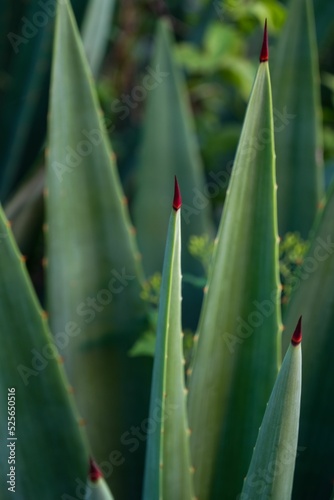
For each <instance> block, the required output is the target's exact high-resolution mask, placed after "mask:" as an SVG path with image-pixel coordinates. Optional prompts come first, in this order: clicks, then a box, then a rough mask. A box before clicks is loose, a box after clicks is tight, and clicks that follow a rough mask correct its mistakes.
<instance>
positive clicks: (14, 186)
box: [0, 0, 334, 296]
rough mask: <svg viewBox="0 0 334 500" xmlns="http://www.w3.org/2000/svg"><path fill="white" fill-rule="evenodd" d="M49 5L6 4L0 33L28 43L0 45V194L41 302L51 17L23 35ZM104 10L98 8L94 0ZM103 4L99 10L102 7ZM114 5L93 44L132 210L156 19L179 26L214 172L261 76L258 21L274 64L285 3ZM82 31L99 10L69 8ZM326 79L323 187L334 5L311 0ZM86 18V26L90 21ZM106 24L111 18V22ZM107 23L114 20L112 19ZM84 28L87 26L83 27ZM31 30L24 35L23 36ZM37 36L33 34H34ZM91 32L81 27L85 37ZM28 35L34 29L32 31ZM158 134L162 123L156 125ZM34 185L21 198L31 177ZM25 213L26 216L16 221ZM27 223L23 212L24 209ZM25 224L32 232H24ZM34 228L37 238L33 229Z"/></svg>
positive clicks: (333, 84) (28, 0)
mask: <svg viewBox="0 0 334 500" xmlns="http://www.w3.org/2000/svg"><path fill="white" fill-rule="evenodd" d="M43 3H44V4H48V2H47V0H40V1H39V2H37V1H35V0H17V1H16V2H15V4H14V3H13V2H11V1H10V0H3V1H2V4H1V11H2V12H1V17H0V20H1V21H0V22H1V24H2V25H1V26H0V29H1V33H8V34H9V33H12V34H13V33H14V34H16V35H18V36H22V35H23V33H22V29H26V30H27V31H26V33H25V32H24V33H25V34H26V38H25V40H26V41H27V39H28V36H30V38H31V40H30V39H29V43H26V41H25V42H23V41H22V40H19V39H15V38H14V39H13V38H11V37H10V36H8V35H7V36H5V37H2V38H1V42H0V109H1V113H0V124H1V130H2V141H1V145H0V165H1V169H0V187H1V190H0V194H1V201H2V203H3V204H5V207H6V210H7V215H8V217H9V218H10V219H11V220H12V221H13V224H14V232H15V229H16V228H17V233H19V234H17V238H18V242H19V244H20V247H21V250H22V251H23V252H24V253H25V254H26V255H27V257H28V261H27V263H28V267H29V269H30V271H31V273H32V274H33V279H34V282H35V286H37V288H38V290H39V294H40V296H42V278H41V273H42V269H41V264H40V262H41V258H42V254H43V243H42V230H41V227H42V223H43V207H42V203H41V194H40V193H41V189H42V186H43V168H44V144H45V134H46V115H47V107H48V92H49V78H50V64H51V49H52V34H53V28H54V26H53V24H54V23H53V21H54V17H52V16H49V21H50V22H48V23H47V24H46V25H45V26H43V27H41V28H38V29H36V28H34V27H31V26H30V27H29V26H28V27H27V26H26V25H25V24H24V22H23V20H24V19H28V20H29V19H32V18H33V15H34V13H35V12H40V11H41V5H42V4H43ZM97 3H99V2H97ZM105 3H106V2H103V1H102V2H101V6H103V4H105ZM107 3H108V4H113V5H112V11H111V12H110V18H109V22H108V23H106V24H105V25H104V26H102V27H101V25H100V24H98V23H99V22H100V21H99V19H98V18H96V20H95V22H96V27H95V29H94V25H93V30H91V32H90V33H89V30H88V29H86V30H85V31H86V33H85V34H87V36H90V37H91V40H93V38H94V33H95V32H96V30H99V34H100V38H102V36H101V33H100V31H101V29H103V30H104V31H105V37H104V39H103V40H104V41H103V42H102V43H103V45H102V46H101V44H100V47H98V48H97V50H98V51H99V54H98V59H99V62H98V63H97V67H96V68H95V71H94V70H93V72H94V73H95V75H96V79H97V88H98V94H99V98H100V102H101V106H102V108H103V110H104V113H105V117H106V119H108V120H109V121H108V124H109V131H110V136H111V137H112V143H113V148H114V151H115V153H116V156H117V163H118V168H119V172H120V176H121V179H122V182H123V185H124V189H125V192H126V194H127V196H128V198H129V203H130V209H131V201H132V196H133V193H134V191H135V183H136V178H135V171H136V170H135V168H136V162H137V156H138V154H137V153H138V145H139V144H140V140H141V133H142V124H143V113H144V109H145V99H140V100H139V99H138V98H136V97H135V96H133V94H132V92H133V89H134V88H135V87H136V86H138V85H139V86H140V85H141V83H142V81H143V78H144V76H145V74H146V71H147V66H148V65H149V61H150V58H151V55H152V42H153V36H154V31H155V26H156V20H157V17H160V16H168V17H169V19H170V21H171V24H172V26H173V30H174V34H175V38H176V42H177V43H176V44H175V55H176V58H177V61H178V62H179V64H180V66H181V67H182V68H183V71H184V74H185V77H186V81H187V85H188V89H189V95H190V99H191V106H192V110H193V113H194V117H195V122H196V128H197V134H198V140H199V146H200V152H201V155H202V158H203V161H204V166H205V170H206V172H207V173H209V172H217V171H218V170H221V169H222V166H223V168H226V173H227V174H229V172H230V166H231V163H232V161H233V157H234V153H235V150H236V146H237V141H238V138H239V134H240V129H241V123H242V119H243V116H244V112H245V108H246V103H247V99H248V96H249V92H250V89H251V85H252V81H253V78H254V74H255V69H256V65H257V57H258V46H259V42H260V38H261V36H262V35H261V30H262V23H263V19H264V18H265V17H267V18H268V25H269V32H270V50H271V60H274V58H275V42H276V39H277V36H278V34H279V33H280V30H281V28H282V25H283V23H284V20H285V16H286V6H285V3H281V2H279V1H277V0H260V1H247V0H227V1H225V2H223V1H220V0H214V1H211V0H210V1H208V0H182V1H181V0H178V1H176V0H169V1H168V0H166V1H162V0H140V1H138V0H137V1H135V0H123V1H122V2H117V1H115V2H107ZM72 5H73V8H74V11H75V14H76V17H77V21H78V23H79V26H80V25H82V23H83V19H84V17H85V13H86V14H87V16H89V18H90V19H91V18H92V15H93V13H92V12H91V11H90V9H91V8H92V5H93V2H92V3H91V5H89V2H88V1H87V0H72ZM314 9H315V18H316V27H317V37H318V43H319V59H320V74H321V81H322V86H321V98H322V111H323V122H324V158H325V166H326V184H327V185H328V184H329V182H330V180H331V179H332V177H333V175H334V160H333V158H334V111H333V101H334V55H333V53H334V52H333V50H332V49H333V44H334V29H333V27H334V5H333V2H331V1H328V0H315V2H314ZM87 16H86V20H87ZM105 17H106V16H105ZM107 20H108V17H107ZM86 24H87V21H86ZM24 26H26V27H25V28H23V27H24ZM34 29H35V30H36V33H34ZM84 29H85V28H83V30H84ZM29 30H30V31H29ZM157 126H159V124H157ZM29 178H30V179H32V180H31V181H30V182H31V184H30V187H29V188H27V189H26V190H25V191H24V190H23V191H22V192H21V193H20V196H18V194H17V191H18V189H19V187H20V186H22V185H24V184H25V182H26V181H27V179H29ZM225 191H226V189H225V188H220V192H219V193H218V194H217V195H216V196H213V197H212V204H213V208H214V215H215V220H216V222H217V221H218V220H219V216H220V212H221V209H222V205H223V201H224V198H225ZM27 203H28V204H29V206H30V207H31V210H30V211H29V218H30V219H29V224H28V223H27V221H26V220H24V221H23V222H22V206H27ZM20 214H21V215H20ZM25 217H27V213H26V211H25ZM28 226H29V234H26V233H25V231H24V229H25V228H26V227H28ZM32 228H33V230H32Z"/></svg>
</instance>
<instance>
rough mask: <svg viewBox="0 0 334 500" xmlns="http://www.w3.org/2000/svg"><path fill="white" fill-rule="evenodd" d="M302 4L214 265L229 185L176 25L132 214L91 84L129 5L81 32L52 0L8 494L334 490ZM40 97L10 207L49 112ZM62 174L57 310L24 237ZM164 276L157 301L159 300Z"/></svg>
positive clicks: (8, 399) (50, 204) (255, 106)
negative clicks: (199, 136)
mask: <svg viewBox="0 0 334 500" xmlns="http://www.w3.org/2000/svg"><path fill="white" fill-rule="evenodd" d="M291 1H292V4H291V8H290V10H289V15H288V19H287V22H286V27H285V28H284V31H283V33H282V36H281V37H280V39H279V41H278V46H277V48H276V52H275V54H276V55H275V59H274V61H273V62H274V66H275V67H274V74H275V81H274V85H273V87H274V89H273V90H274V91H273V96H272V90H271V78H270V69H269V47H268V33H267V22H265V28H264V36H263V43H262V48H261V51H260V61H259V65H258V68H257V72H256V75H255V78H254V82H253V87H252V90H251V93H250V96H249V100H248V106H247V110H246V113H245V116H244V121H243V127H242V131H241V135H240V139H239V143H238V147H237V151H236V154H235V160H234V163H233V168H232V172H231V177H230V179H229V183H228V191H227V195H226V199H225V201H224V206H223V211H222V214H221V217H220V222H219V227H218V231H217V235H216V238H215V239H214V243H213V250H212V255H210V256H209V257H208V255H206V259H207V260H206V262H207V265H206V267H207V269H208V276H205V275H204V273H203V269H202V267H201V265H200V264H199V263H198V262H197V261H196V259H195V258H194V254H192V253H191V251H190V250H189V249H190V248H191V247H190V246H189V243H190V242H191V241H192V237H194V236H195V237H196V238H197V239H198V240H200V239H201V238H202V241H204V242H210V241H211V240H213V236H214V234H215V227H214V222H213V217H212V213H211V207H210V202H209V200H208V198H209V196H208V193H209V188H210V186H211V189H212V187H215V189H216V188H217V189H218V188H219V187H221V185H222V184H223V185H224V187H225V183H226V178H224V179H223V180H222V176H221V175H220V173H219V172H218V173H217V174H215V176H213V177H212V176H210V180H208V179H207V178H206V176H205V171H204V168H203V164H202V161H201V158H200V153H199V148H198V144H197V143H196V142H195V141H194V121H193V116H192V112H191V107H190V103H189V98H188V96H187V89H186V85H185V82H184V76H183V74H182V73H181V72H180V70H179V68H178V66H177V64H176V61H175V58H174V53H173V50H172V35H171V27H170V24H169V23H168V21H167V20H166V19H161V20H159V21H158V23H157V31H156V38H155V50H154V53H153V56H152V61H151V65H150V66H149V70H150V71H149V73H148V74H147V75H146V76H147V78H148V79H146V81H150V82H151V83H152V81H153V79H154V78H155V79H156V80H155V83H156V82H158V85H155V86H154V90H152V91H151V92H149V93H148V94H147V102H146V111H145V118H144V127H143V136H142V143H141V145H140V147H139V152H138V158H137V167H136V168H137V170H136V175H135V193H134V195H133V199H130V202H131V203H130V207H129V206H128V201H127V198H126V197H125V192H124V187H123V184H122V182H121V180H120V177H119V172H118V168H117V165H116V158H115V155H114V153H113V150H112V146H111V143H110V140H109V136H108V130H109V131H111V134H112V132H113V124H112V123H110V120H108V118H106V117H104V116H103V114H102V113H101V110H100V104H99V100H98V95H97V92H96V85H95V83H94V77H93V75H94V76H96V75H97V74H98V69H99V67H100V65H101V60H102V58H103V52H104V48H105V42H106V33H107V19H109V18H110V16H111V15H112V12H113V7H114V2H112V1H108V0H101V1H100V2H96V3H95V2H94V1H92V2H90V3H89V7H88V9H87V15H86V17H85V18H84V21H83V28H82V33H81V34H80V32H79V29H78V25H77V22H76V19H75V15H74V13H73V10H72V6H71V3H70V2H69V0H62V1H61V2H60V1H59V2H51V4H52V5H53V6H54V9H53V10H52V7H50V5H51V4H50V2H47V8H48V9H49V14H48V15H49V19H50V23H49V24H48V30H49V31H48V34H46V31H47V30H46V29H45V30H44V28H43V37H44V36H47V37H49V38H48V40H49V42H48V43H51V40H53V49H52V68H51V85H50V99H49V114H48V126H47V138H46V148H45V153H46V154H45V158H46V172H45V181H44V171H43V170H36V171H35V173H34V175H33V176H32V177H31V178H30V179H29V180H28V182H27V183H26V184H23V186H22V187H21V188H20V190H19V191H17V192H16V193H15V196H14V197H12V198H11V200H10V203H8V205H7V206H6V211H7V216H8V218H10V219H13V224H12V229H11V227H10V225H11V224H10V223H9V222H8V218H7V217H6V215H5V213H4V211H3V210H2V209H1V210H0V226H1V227H0V270H1V273H0V275H1V280H0V295H1V299H2V300H1V303H0V312H1V313H0V332H1V333H0V335H1V338H2V349H1V354H0V359H1V367H2V370H1V377H0V388H1V394H2V396H1V397H2V401H3V404H2V405H1V408H3V409H2V418H1V419H0V422H1V424H0V425H1V436H2V437H3V441H4V442H6V445H4V446H2V447H1V451H0V462H1V470H2V471H4V474H2V476H1V479H0V491H1V497H2V498H4V499H6V498H8V499H9V498H11V495H13V493H14V494H15V495H16V496H17V498H19V499H23V500H25V499H27V500H30V499H31V500H34V499H36V498H43V499H50V500H51V499H59V498H60V499H62V500H70V499H72V500H73V499H77V500H78V499H91V500H94V499H100V500H110V499H111V498H115V499H116V500H118V499H119V500H123V499H124V500H127V499H131V500H133V499H137V498H138V499H143V500H157V499H164V500H170V499H173V500H174V499H182V500H183V499H184V500H187V499H189V500H191V499H194V498H199V499H201V500H211V499H226V500H230V499H235V498H238V499H240V500H253V499H254V500H255V499H263V500H264V499H267V498H271V499H273V500H285V499H286V500H289V499H290V498H295V499H297V500H299V499H301V498H302V499H303V500H304V499H314V498H321V499H322V498H323V499H330V498H332V496H331V495H332V483H331V477H332V472H333V463H334V447H333V427H332V422H333V417H334V415H333V408H334V406H333V405H332V404H331V403H330V401H331V393H332V389H333V377H332V376H331V374H332V371H333V367H332V363H331V348H332V340H331V339H332V335H331V331H332V326H333V314H332V303H333V291H334V287H333V275H334V274H333V273H334V269H333V254H334V251H333V250H334V247H333V242H332V233H333V228H332V224H331V221H332V212H333V186H332V187H331V188H330V190H329V191H328V193H327V197H326V199H324V198H323V197H322V195H323V191H324V187H323V184H324V172H323V165H322V160H321V157H320V156H319V153H318V151H319V147H320V144H321V125H320V121H319V107H320V104H319V87H318V81H317V78H318V76H317V71H318V70H317V54H316V41H315V35H314V33H315V29H314V25H315V23H314V16H313V12H312V8H311V7H312V6H311V3H310V1H309V0H291ZM32 3H33V2H32ZM49 4H50V5H49ZM43 7H45V5H44V4H43ZM73 7H76V10H77V12H76V13H77V14H78V8H79V7H78V5H76V3H75V2H73ZM41 8H42V7H41V5H39V3H37V2H36V3H34V5H33V9H32V10H31V17H30V18H27V19H28V20H29V19H38V16H37V15H36V14H37V13H38V12H39V10H38V9H41ZM36 9H37V10H36ZM45 9H46V7H45V8H44V10H43V12H46V10H45ZM50 9H51V10H50ZM50 12H51V13H53V14H52V15H51V13H50ZM45 15H47V14H45ZM34 16H35V17H34ZM53 19H55V23H53ZM79 19H80V15H79ZM29 22H32V21H29ZM100 23H102V28H103V29H101V32H100V36H95V32H96V29H95V26H97V25H100ZM304 24H305V26H307V30H304V29H302V28H303V26H304ZM294 25H296V30H292V29H291V26H294ZM297 28H298V29H297ZM40 35H41V33H40V34H39V35H38V36H40ZM12 40H16V43H19V39H18V38H13V37H12ZM36 40H37V38H36ZM43 40H44V38H43ZM31 42H33V39H32V40H31ZM13 43H14V42H13ZM22 43H23V45H25V44H24V42H22ZM33 43H34V44H35V43H36V44H37V41H34V42H33ZM47 46H48V47H49V48H51V45H47ZM32 47H33V45H31V48H29V51H30V50H32ZM45 47H46V45H45ZM289 49H291V50H289ZM285 55H287V57H286V58H285V57H284V56H285ZM288 58H290V59H291V63H289V64H288V66H289V68H290V67H291V68H293V69H291V73H290V69H289V72H288V73H286V72H285V68H284V65H286V64H287V63H288ZM297 63H298V64H297ZM286 74H287V76H286V77H285V76H282V75H286ZM297 76H298V79H300V81H302V82H303V84H304V85H303V92H299V91H298V89H296V87H295V86H294V84H293V83H291V81H292V80H293V79H294V78H297ZM42 80H43V79H42V77H41V80H40V82H39V85H42ZM43 82H44V80H43ZM26 106H27V109H25V110H24V112H22V113H23V115H22V117H18V118H17V124H16V125H15V126H14V125H13V128H12V130H15V131H16V132H15V134H14V135H13V137H14V139H13V141H8V144H6V148H8V151H7V152H6V155H7V157H8V162H7V163H5V165H6V166H5V169H4V171H3V174H2V175H3V178H2V179H3V180H2V181H1V182H2V184H1V192H2V193H3V200H6V199H7V198H8V199H9V198H10V193H11V192H12V191H13V190H14V188H15V182H16V179H17V178H18V177H19V173H20V172H21V169H22V163H21V162H22V157H23V156H24V151H25V148H26V146H27V142H26V141H27V138H28V136H29V127H28V126H27V119H28V117H31V116H33V115H34V114H35V113H37V107H36V108H35V107H33V106H31V105H30V104H27V105H26ZM36 106H37V105H36ZM285 106H287V110H288V116H289V117H290V118H291V124H290V123H289V124H288V123H286V124H285V125H286V126H285V127H283V129H282V128H280V127H278V126H277V116H278V114H277V113H278V112H283V116H285V117H286V116H287V115H286V114H285V115H284V113H285V111H284V107H285ZM289 113H290V114H289ZM34 116H35V115H34ZM28 121H29V120H28ZM157 123H161V130H158V129H157ZM281 125H282V124H280V126H281ZM288 125H289V126H288ZM11 126H12V125H11ZM20 130H21V132H20ZM17 137H19V138H20V140H18V139H17ZM275 144H276V146H275ZM14 146H15V147H17V149H16V150H15V154H10V151H11V150H12V148H14ZM40 146H41V144H40V145H39V147H40ZM306 147H307V150H306ZM6 148H5V149H6ZM276 156H277V165H276ZM276 166H277V180H278V193H279V196H278V199H277V184H276ZM174 174H176V176H175V175H174ZM301 180H302V181H303V182H301ZM44 182H45V189H44V205H45V221H44V226H43V227H44V234H45V241H46V256H45V257H44V259H43V262H44V272H45V277H46V283H47V298H46V304H47V305H46V309H47V312H46V311H44V309H43V308H42V307H41V305H40V300H39V298H38V297H37V295H36V292H35V290H34V288H33V285H32V283H31V279H30V277H29V275H28V272H27V269H26V263H25V258H24V257H23V255H22V253H21V251H20V250H19V248H18V245H19V246H20V248H21V249H22V248H28V247H29V246H30V245H32V244H33V241H32V240H31V234H30V232H29V230H28V229H29V228H32V227H37V226H38V224H39V223H40V221H41V220H42V219H43V217H42V215H43V214H42V213H41V209H40V203H41V195H42V190H43V185H44ZM173 187H174V194H173ZM218 190H219V189H218ZM170 212H171V213H170ZM168 216H169V220H168ZM132 220H133V221H134V225H135V227H136V229H134V226H133V223H132ZM311 228H312V230H311V232H310V229H311ZM290 230H297V231H299V232H300V233H301V234H302V236H304V237H308V236H309V235H310V244H309V246H308V251H307V254H306V255H305V256H304V259H303V262H302V265H301V266H299V267H298V269H297V272H296V274H294V275H293V276H292V277H291V281H290V283H291V288H292V295H291V299H290V301H289V303H288V304H287V305H285V306H284V307H283V308H282V307H281V293H282V285H281V284H280V275H279V269H280V268H279V235H278V234H279V233H278V231H280V234H281V235H282V236H284V233H285V232H286V231H290ZM13 233H14V234H13ZM333 236H334V235H333ZM157 272H158V273H159V272H161V273H162V276H161V285H160V286H159V290H158V294H159V300H158V302H159V305H158V308H157V309H154V308H152V307H151V305H150V304H149V302H148V301H147V300H144V298H143V293H142V292H143V290H147V289H148V288H147V287H149V285H150V283H152V280H150V276H151V275H152V274H154V273H157ZM155 276H156V275H155ZM185 281H187V283H184V282H185ZM203 282H204V283H205V286H204V290H203V291H202V290H201V287H202V284H203ZM198 284H199V285H200V286H198ZM145 287H146V288H145ZM301 315H302V316H303V331H304V339H303V367H302V361H301V340H302V325H301V321H302V320H301ZM282 317H283V322H284V324H285V327H283V325H282ZM189 327H192V328H193V329H194V330H196V331H195V332H194V334H193V335H192V334H191V335H190V334H189V333H187V332H186V331H185V329H186V328H189ZM283 330H284V333H283V335H282V332H283ZM315 335H316V337H315ZM184 339H187V342H188V343H190V344H191V348H190V352H189V349H188V350H187V349H186V343H185V340H184ZM134 346H135V347H134ZM282 352H283V354H284V356H282ZM151 353H152V354H153V356H152V355H151ZM189 359H190V362H189ZM302 378H303V386H302ZM319 387H321V391H320V390H319ZM36 471H37V472H36ZM111 492H112V493H111Z"/></svg>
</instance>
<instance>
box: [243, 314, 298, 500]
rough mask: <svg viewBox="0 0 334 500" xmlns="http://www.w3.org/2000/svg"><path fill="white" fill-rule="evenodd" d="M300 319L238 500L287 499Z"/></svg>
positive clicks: (295, 421) (294, 450) (293, 454)
mask: <svg viewBox="0 0 334 500" xmlns="http://www.w3.org/2000/svg"><path fill="white" fill-rule="evenodd" d="M300 342H301V318H300V320H299V322H298V325H297V327H296V329H295V332H294V334H293V336H292V339H291V343H290V347H289V349H288V351H287V353H286V355H285V357H284V360H283V363H282V366H281V369H280V372H279V374H278V376H277V379H276V382H275V385H274V388H273V391H272V393H271V396H270V399H269V403H268V406H267V408H266V411H265V414H264V417H263V420H262V424H261V427H260V430H259V435H258V438H257V441H256V445H255V448H254V451H253V456H252V460H251V463H250V466H249V469H248V473H247V476H246V478H245V481H244V486H243V489H242V493H241V496H240V500H252V499H254V500H261V499H263V500H264V499H267V498H270V499H271V500H283V499H287V500H288V499H290V498H291V492H292V485H293V473H294V466H295V460H296V454H297V442H298V427H299V413H300V396H301V375H302V374H301V371H302V356H301V345H300Z"/></svg>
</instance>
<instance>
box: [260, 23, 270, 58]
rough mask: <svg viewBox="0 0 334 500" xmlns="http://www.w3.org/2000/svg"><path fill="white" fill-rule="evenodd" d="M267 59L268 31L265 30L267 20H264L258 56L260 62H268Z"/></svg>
mask: <svg viewBox="0 0 334 500" xmlns="http://www.w3.org/2000/svg"><path fill="white" fill-rule="evenodd" d="M268 59H269V48H268V30H267V19H266V20H265V22H264V31H263V42H262V49H261V54H260V62H265V61H268Z"/></svg>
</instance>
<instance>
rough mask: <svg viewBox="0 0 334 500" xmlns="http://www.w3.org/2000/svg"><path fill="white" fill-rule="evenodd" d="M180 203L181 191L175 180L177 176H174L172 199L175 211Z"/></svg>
mask: <svg viewBox="0 0 334 500" xmlns="http://www.w3.org/2000/svg"><path fill="white" fill-rule="evenodd" d="M181 205H182V198H181V193H180V188H179V183H178V182H177V178H176V176H175V183H174V199H173V208H174V210H175V211H176V212H177V211H178V210H179V208H180V207H181Z"/></svg>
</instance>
